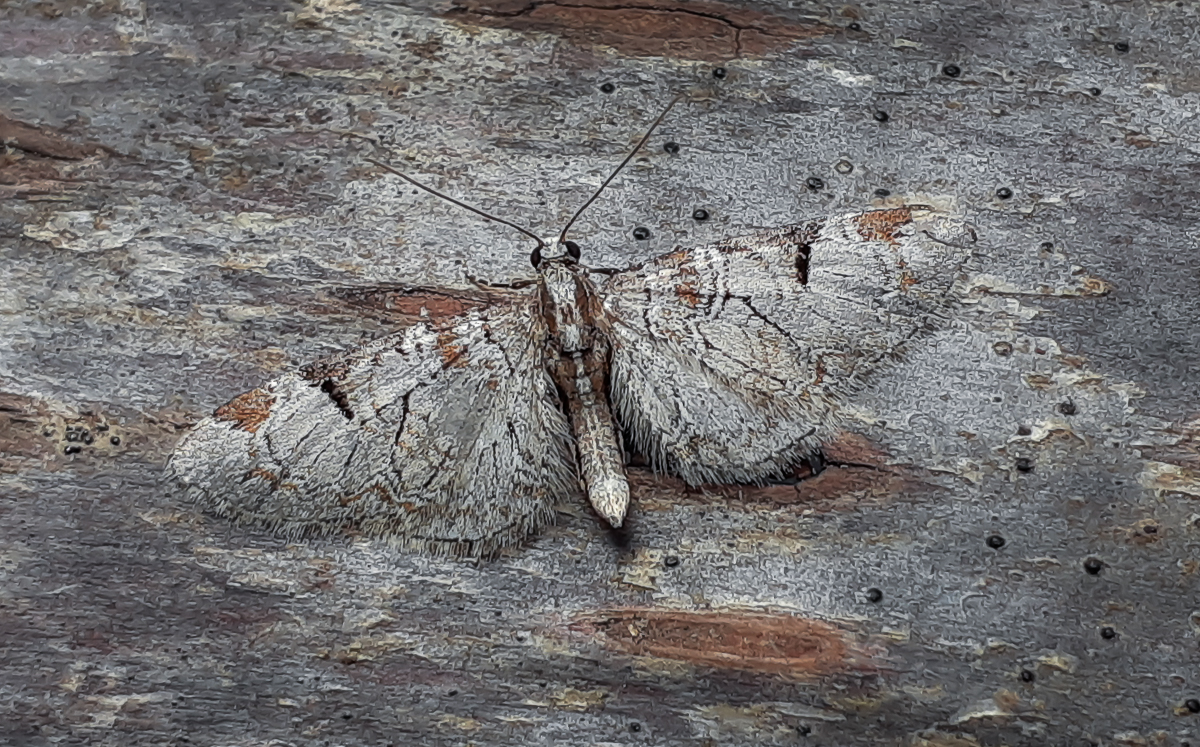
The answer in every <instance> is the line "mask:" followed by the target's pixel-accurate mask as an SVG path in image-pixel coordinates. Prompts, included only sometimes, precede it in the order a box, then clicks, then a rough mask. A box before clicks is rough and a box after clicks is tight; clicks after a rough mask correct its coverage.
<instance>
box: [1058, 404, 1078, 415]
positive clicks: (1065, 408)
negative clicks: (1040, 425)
mask: <svg viewBox="0 0 1200 747" xmlns="http://www.w3.org/2000/svg"><path fill="white" fill-rule="evenodd" d="M1058 411H1059V412H1061V413H1062V414H1063V415H1074V414H1075V413H1076V412H1078V409H1077V408H1076V407H1075V403H1074V402H1059V403H1058Z"/></svg>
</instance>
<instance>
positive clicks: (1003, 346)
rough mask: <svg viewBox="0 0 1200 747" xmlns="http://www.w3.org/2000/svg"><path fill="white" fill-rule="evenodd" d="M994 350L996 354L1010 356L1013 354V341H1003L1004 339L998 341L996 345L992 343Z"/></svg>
mask: <svg viewBox="0 0 1200 747" xmlns="http://www.w3.org/2000/svg"><path fill="white" fill-rule="evenodd" d="M992 352H993V353H995V354H996V355H1000V356H1005V357H1007V356H1010V355H1012V352H1013V346H1012V343H1011V342H1003V341H1001V342H997V343H995V344H994V345H992Z"/></svg>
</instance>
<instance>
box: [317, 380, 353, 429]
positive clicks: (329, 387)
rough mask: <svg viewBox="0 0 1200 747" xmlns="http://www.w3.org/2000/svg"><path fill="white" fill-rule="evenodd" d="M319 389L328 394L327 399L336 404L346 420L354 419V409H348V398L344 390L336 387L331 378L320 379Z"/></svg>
mask: <svg viewBox="0 0 1200 747" xmlns="http://www.w3.org/2000/svg"><path fill="white" fill-rule="evenodd" d="M321 391H322V392H325V394H327V395H329V399H331V400H332V401H333V404H335V405H337V409H339V410H341V411H342V414H343V415H345V416H346V420H354V410H351V409H350V399H349V398H348V397H347V396H346V393H345V392H344V391H342V390H341V389H340V388H338V385H337V384H335V383H334V381H333V379H325V380H324V381H322V382H321Z"/></svg>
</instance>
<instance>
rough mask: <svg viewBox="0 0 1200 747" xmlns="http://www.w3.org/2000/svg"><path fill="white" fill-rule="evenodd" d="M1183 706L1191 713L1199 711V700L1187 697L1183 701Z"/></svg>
mask: <svg viewBox="0 0 1200 747" xmlns="http://www.w3.org/2000/svg"><path fill="white" fill-rule="evenodd" d="M1183 707H1184V708H1186V709H1188V710H1189V711H1191V712H1192V713H1200V700H1197V699H1196V698H1188V699H1187V700H1186V701H1184V704H1183Z"/></svg>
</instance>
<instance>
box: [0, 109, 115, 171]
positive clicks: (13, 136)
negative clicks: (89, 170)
mask: <svg viewBox="0 0 1200 747" xmlns="http://www.w3.org/2000/svg"><path fill="white" fill-rule="evenodd" d="M0 143H4V144H5V145H11V146H13V147H14V148H19V149H20V150H23V151H26V152H27V153H36V154H37V155H39V156H48V157H50V158H62V159H66V160H70V161H78V160H80V159H82V158H87V157H88V156H92V155H96V154H97V153H112V152H113V151H112V149H111V148H107V147H105V146H103V145H99V144H96V143H89V144H87V145H79V144H78V143H73V142H71V141H70V140H67V139H66V138H64V137H63V136H62V135H59V134H58V133H55V132H53V131H50V130H47V129H44V128H41V127H37V126H35V125H31V124H26V123H25V122H21V121H19V120H16V119H11V118H9V117H6V116H4V115H3V114H0Z"/></svg>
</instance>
